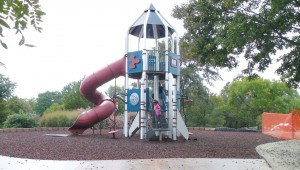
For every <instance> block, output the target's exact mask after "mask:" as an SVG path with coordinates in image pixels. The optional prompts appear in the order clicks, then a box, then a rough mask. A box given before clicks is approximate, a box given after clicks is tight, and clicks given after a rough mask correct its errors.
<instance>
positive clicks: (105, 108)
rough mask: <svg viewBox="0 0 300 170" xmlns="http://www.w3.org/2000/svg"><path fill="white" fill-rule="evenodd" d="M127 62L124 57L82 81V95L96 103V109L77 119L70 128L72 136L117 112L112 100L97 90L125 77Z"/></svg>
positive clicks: (84, 113) (82, 114)
mask: <svg viewBox="0 0 300 170" xmlns="http://www.w3.org/2000/svg"><path fill="white" fill-rule="evenodd" d="M125 61H126V58H125V57H122V58H121V59H119V60H117V61H115V62H113V63H111V64H109V65H107V66H106V67H104V68H102V69H100V70H99V71H97V72H95V73H93V74H91V75H90V76H88V77H86V78H85V79H84V80H83V81H82V83H81V86H80V93H81V94H82V95H83V97H85V98H86V99H87V100H89V101H90V102H92V103H94V104H95V105H96V107H94V108H93V109H90V110H88V111H85V112H83V113H81V114H80V115H79V116H78V117H77V119H76V121H75V123H74V124H73V126H72V127H70V128H69V131H70V132H71V133H72V134H82V133H83V132H84V131H85V130H86V129H87V128H90V127H92V126H93V125H94V124H95V123H97V122H100V121H102V120H104V119H106V118H107V117H109V116H110V115H111V114H112V113H113V112H114V111H115V109H116V108H115V104H114V103H113V101H112V99H111V98H109V97H108V96H106V95H105V94H103V93H101V92H99V91H97V88H98V87H100V86H101V85H103V84H105V83H107V82H109V81H110V80H112V79H114V78H117V77H120V76H124V75H125V74H126V70H125V69H126V67H125Z"/></svg>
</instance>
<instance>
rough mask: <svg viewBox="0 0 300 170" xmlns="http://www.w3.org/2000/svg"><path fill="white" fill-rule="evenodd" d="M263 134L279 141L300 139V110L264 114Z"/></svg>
mask: <svg viewBox="0 0 300 170" xmlns="http://www.w3.org/2000/svg"><path fill="white" fill-rule="evenodd" d="M262 132H263V133H264V134H267V135H271V136H274V137H277V138H279V139H300V110H293V111H292V113H289V114H280V113H266V112H264V113H263V114H262Z"/></svg>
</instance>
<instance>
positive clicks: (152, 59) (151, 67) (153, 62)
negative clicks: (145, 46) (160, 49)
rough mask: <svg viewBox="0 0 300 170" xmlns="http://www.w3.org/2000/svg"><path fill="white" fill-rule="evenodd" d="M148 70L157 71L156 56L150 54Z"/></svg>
mask: <svg viewBox="0 0 300 170" xmlns="http://www.w3.org/2000/svg"><path fill="white" fill-rule="evenodd" d="M148 70H151V71H156V56H153V55H149V56H148Z"/></svg>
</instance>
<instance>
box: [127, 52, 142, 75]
mask: <svg viewBox="0 0 300 170" xmlns="http://www.w3.org/2000/svg"><path fill="white" fill-rule="evenodd" d="M142 54H143V53H142V51H135V52H128V54H127V68H128V74H131V73H140V72H142V70H143V59H142Z"/></svg>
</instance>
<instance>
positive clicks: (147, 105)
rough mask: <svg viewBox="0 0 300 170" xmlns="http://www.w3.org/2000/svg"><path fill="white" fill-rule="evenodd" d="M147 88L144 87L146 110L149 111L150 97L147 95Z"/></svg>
mask: <svg viewBox="0 0 300 170" xmlns="http://www.w3.org/2000/svg"><path fill="white" fill-rule="evenodd" d="M149 95H150V94H149V88H146V110H147V111H149V109H150V108H149V106H150V103H151V98H150V96H149Z"/></svg>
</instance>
